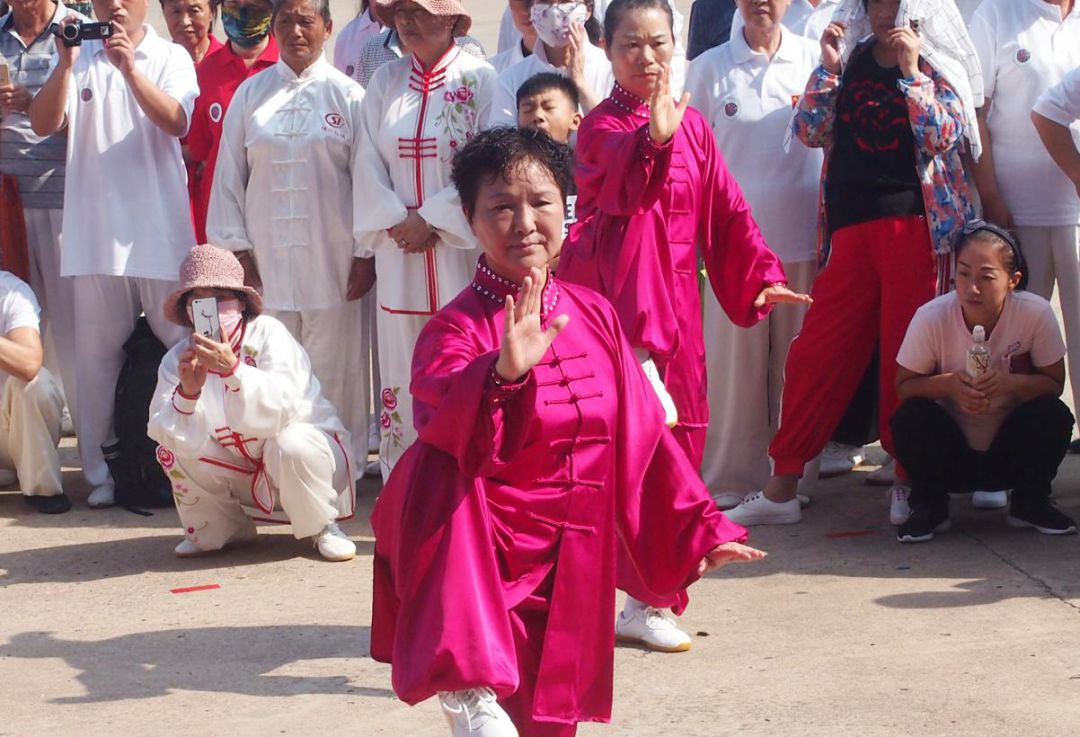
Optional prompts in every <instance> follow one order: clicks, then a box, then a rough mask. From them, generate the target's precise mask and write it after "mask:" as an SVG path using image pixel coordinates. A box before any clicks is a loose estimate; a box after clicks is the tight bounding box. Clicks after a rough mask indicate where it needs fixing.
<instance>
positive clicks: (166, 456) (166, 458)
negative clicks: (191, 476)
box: [157, 445, 176, 473]
mask: <svg viewBox="0 0 1080 737" xmlns="http://www.w3.org/2000/svg"><path fill="white" fill-rule="evenodd" d="M157 462H158V463H160V464H161V467H162V468H163V469H165V472H166V473H168V472H169V471H171V470H172V467H173V466H175V465H176V456H175V455H173V452H172V451H171V450H169V449H168V448H166V447H165V446H163V445H159V446H158V449H157Z"/></svg>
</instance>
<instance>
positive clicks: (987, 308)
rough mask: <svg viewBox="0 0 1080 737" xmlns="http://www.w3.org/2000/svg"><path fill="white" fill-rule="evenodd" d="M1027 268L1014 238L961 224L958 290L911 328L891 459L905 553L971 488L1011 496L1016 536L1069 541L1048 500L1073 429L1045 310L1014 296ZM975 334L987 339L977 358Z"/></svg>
mask: <svg viewBox="0 0 1080 737" xmlns="http://www.w3.org/2000/svg"><path fill="white" fill-rule="evenodd" d="M1024 269H1025V266H1024V263H1023V258H1022V256H1021V253H1020V249H1019V247H1018V245H1017V243H1016V241H1015V240H1014V239H1013V237H1012V235H1010V234H1009V233H1008V232H1007V231H1005V230H1003V229H1001V228H999V227H997V226H994V225H991V224H989V223H985V222H982V221H975V222H973V223H969V224H968V226H967V227H966V228H965V229H964V236H963V239H962V240H961V242H960V244H959V245H958V246H957V247H956V291H954V292H950V293H949V294H946V295H943V296H941V297H938V298H937V299H935V300H933V301H931V302H929V303H927V304H926V305H923V306H922V307H921V308H919V310H918V312H916V313H915V317H914V318H913V319H912V321H911V324H910V325H909V326H908V330H907V335H906V336H905V337H904V342H903V344H902V345H901V347H900V351H899V353H898V354H897V357H896V360H897V363H898V364H899V366H898V367H897V375H896V389H897V394H898V395H899V397H900V399H901V401H902V404H901V405H900V407H899V409H897V410H896V413H895V414H893V417H892V431H893V442H894V444H895V447H896V457H897V458H898V459H899V461H900V462H901V463H902V464H903V466H904V468H905V469H907V472H908V477H909V478H910V480H911V497H910V503H911V508H912V509H911V516H910V517H909V519H908V521H907V522H906V523H904V524H903V525H902V526H901V527H900V531H899V534H898V535H897V539H898V540H899V541H900V542H902V543H914V542H925V541H927V540H930V539H931V538H933V537H934V533H935V532H942V531H944V530H945V529H947V528H948V527H949V497H948V494H949V493H950V492H958V491H960V492H962V491H973V490H975V489H1008V488H1011V489H1012V490H1013V494H1012V505H1011V507H1010V509H1009V512H1008V514H1007V516H1006V521H1007V522H1008V523H1009V525H1011V526H1013V527H1029V528H1034V529H1036V530H1038V531H1039V532H1042V533H1045V534H1048V535H1064V534H1070V533H1074V532H1076V523H1075V522H1073V520H1072V519H1071V518H1069V517H1068V516H1067V515H1065V514H1063V513H1062V512H1060V511H1058V510H1057V509H1055V508H1054V505H1053V502H1052V501H1051V500H1050V482H1051V481H1052V480H1053V478H1054V476H1056V475H1057V469H1058V466H1059V465H1060V463H1061V460H1062V458H1064V457H1065V451H1066V450H1067V449H1068V446H1069V438H1070V437H1071V435H1072V427H1073V416H1072V413H1071V412H1069V408H1068V407H1066V406H1065V404H1064V403H1063V402H1062V401H1061V400H1060V399H1059V398H1058V397H1060V396H1061V392H1062V389H1063V388H1064V383H1065V363H1064V357H1065V343H1064V341H1063V340H1062V339H1061V330H1060V328H1059V327H1058V324H1057V319H1056V318H1055V317H1054V313H1053V311H1052V309H1051V307H1050V303H1049V302H1047V301H1046V300H1045V299H1043V298H1042V297H1039V296H1036V295H1034V294H1030V293H1028V292H1025V291H1023V282H1024V276H1025V274H1024ZM976 326H981V327H982V330H978V329H977V327H976ZM973 334H985V341H984V342H983V343H982V344H981V346H980V347H976V348H975V349H974V350H973V349H972V346H973V345H974V344H976V343H978V338H979V337H980V336H979V335H975V336H974V337H973ZM984 349H985V350H984ZM969 354H970V356H971V360H969Z"/></svg>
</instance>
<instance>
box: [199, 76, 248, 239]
mask: <svg viewBox="0 0 1080 737" xmlns="http://www.w3.org/2000/svg"><path fill="white" fill-rule="evenodd" d="M245 91H246V89H245V86H243V85H242V86H241V87H240V89H239V90H238V91H237V93H236V96H235V97H233V100H232V103H231V104H230V105H229V109H228V110H227V111H226V112H225V120H224V121H223V122H222V127H221V142H220V144H219V145H218V158H217V163H216V164H215V166H214V182H213V184H212V185H211V189H210V206H209V208H208V209H207V213H206V239H207V240H208V241H210V243H213V244H214V245H215V246H220V247H221V248H225V249H227V250H229V251H234V252H235V251H250V250H252V249H253V248H254V246H253V245H252V243H251V238H250V237H249V236H248V231H247V213H246V209H247V185H248V176H249V174H250V170H249V168H248V158H247V147H246V146H245V142H246V138H247V121H248V120H249V117H250V116H249V114H248V110H247V107H248V105H247V97H248V96H247V95H246V94H245Z"/></svg>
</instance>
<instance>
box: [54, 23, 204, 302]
mask: <svg viewBox="0 0 1080 737" xmlns="http://www.w3.org/2000/svg"><path fill="white" fill-rule="evenodd" d="M143 29H144V30H145V32H146V35H145V36H144V37H143V40H142V42H141V43H140V44H139V45H138V47H136V49H135V66H136V68H137V69H138V70H139V71H140V72H141V73H142V74H143V75H144V76H146V78H147V79H149V80H150V82H152V83H153V84H154V85H155V86H156V87H157V88H158V89H159V90H161V91H162V92H164V93H165V94H166V95H168V96H169V97H171V98H173V99H174V100H176V101H177V102H179V103H180V105H181V106H183V108H184V115H185V116H186V117H187V120H188V122H189V123H190V121H191V111H192V109H193V108H194V107H195V98H197V97H198V96H199V84H198V82H197V81H196V79H195V65H194V64H193V63H192V61H191V56H190V55H189V54H188V52H187V51H185V50H184V49H183V48H182V47H181V46H178V45H176V44H174V43H170V42H169V41H165V40H164V39H162V38H161V37H159V36H158V35H157V33H155V32H154V29H153V28H151V27H150V26H143ZM67 120H68V149H67V180H66V186H65V191H64V225H63V228H64V230H63V235H62V236H61V260H60V264H61V265H60V273H61V275H62V276H83V275H87V274H105V275H113V276H128V277H142V278H146V279H162V280H166V281H176V274H177V272H178V271H179V270H180V262H181V261H183V260H184V256H186V255H187V252H188V251H190V250H191V247H192V246H194V245H195V229H194V227H193V226H192V223H191V205H190V202H189V201H188V189H187V172H186V170H185V169H184V161H183V158H182V157H181V155H180V140H179V139H178V138H176V137H175V136H170V135H169V134H167V133H166V132H165V131H163V130H161V128H159V127H157V126H156V125H154V124H153V123H152V122H150V119H149V118H148V117H147V116H146V113H144V112H143V111H142V108H140V107H139V104H138V102H136V101H135V96H134V95H133V94H132V93H131V89H130V88H129V87H128V85H127V82H125V81H124V77H123V75H122V74H121V73H120V71H119V70H118V69H117V68H116V67H115V66H113V65H112V63H111V62H110V61H109V60H108V58H107V57H106V56H105V47H104V46H103V45H102V42H101V41H87V42H86V43H84V44H83V46H82V49H81V51H80V53H79V58H78V59H76V60H75V66H74V68H73V69H72V71H71V80H70V81H69V84H68V101H67Z"/></svg>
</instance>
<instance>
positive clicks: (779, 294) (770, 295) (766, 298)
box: [754, 284, 814, 310]
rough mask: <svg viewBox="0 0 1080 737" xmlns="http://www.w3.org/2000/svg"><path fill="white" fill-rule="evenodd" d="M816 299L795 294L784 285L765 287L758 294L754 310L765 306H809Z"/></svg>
mask: <svg viewBox="0 0 1080 737" xmlns="http://www.w3.org/2000/svg"><path fill="white" fill-rule="evenodd" d="M813 301H814V298H813V297H811V296H810V295H809V294H799V293H798V292H793V291H791V290H790V289H788V288H787V287H785V286H784V285H783V284H774V285H772V286H771V287H765V288H764V289H762V290H761V292H760V293H759V294H758V296H757V299H755V300H754V308H755V309H759V310H760V309H761V308H762V307H764V306H765V305H775V304H780V303H787V304H796V305H808V304H812V303H813Z"/></svg>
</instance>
